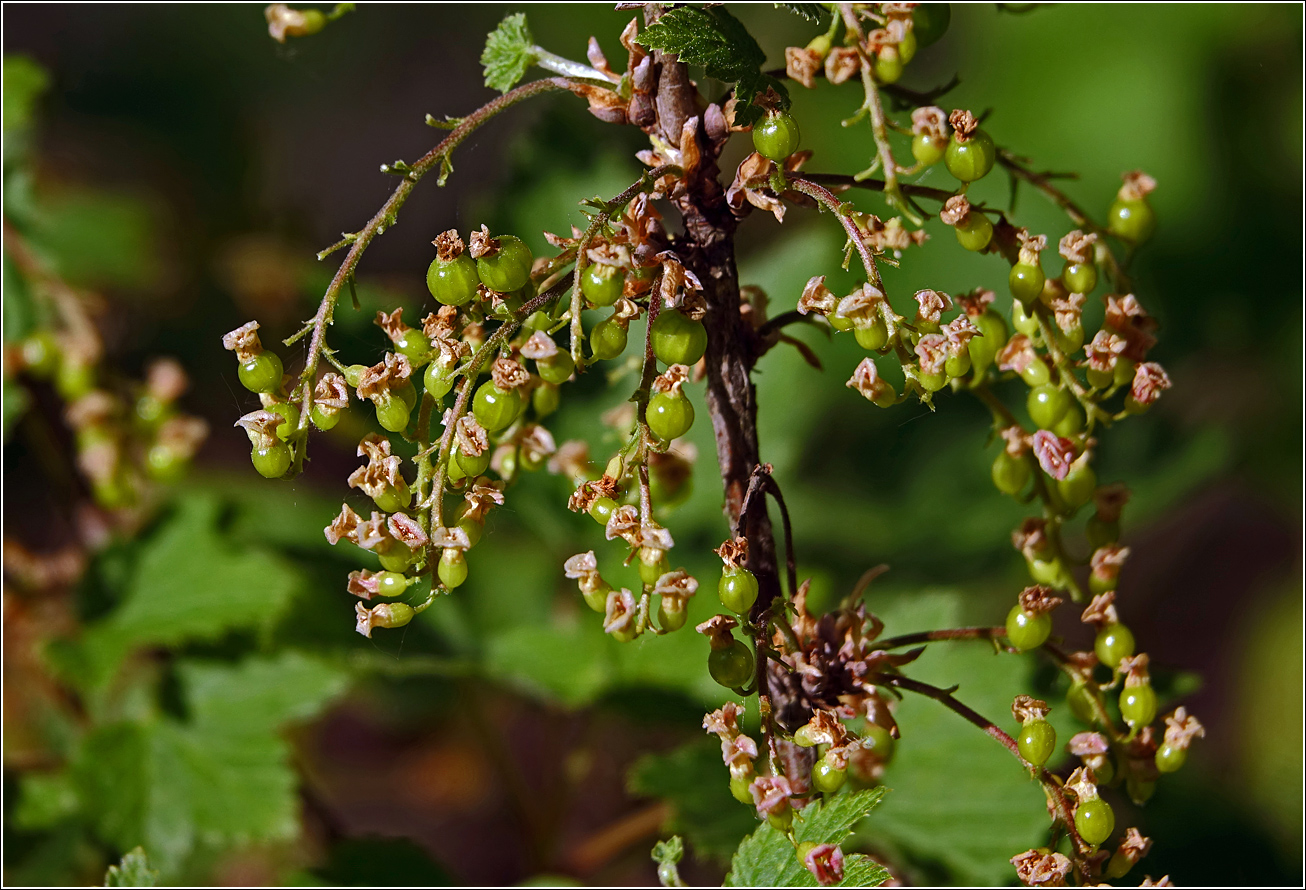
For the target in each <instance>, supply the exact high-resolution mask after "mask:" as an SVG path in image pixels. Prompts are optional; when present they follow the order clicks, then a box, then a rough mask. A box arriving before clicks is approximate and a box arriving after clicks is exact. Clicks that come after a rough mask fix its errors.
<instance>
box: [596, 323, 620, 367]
mask: <svg viewBox="0 0 1306 890" xmlns="http://www.w3.org/2000/svg"><path fill="white" fill-rule="evenodd" d="M626 337H627V333H626V329H625V328H624V327H622V326H621V325H620V324H618V323H617V321H616V319H615V318H605V319H603V321H600V322H599V323H598V324H596V325H594V328H593V330H591V331H590V349H591V350H593V355H594V358H596V359H598V360H600V361H605V360H607V359H613V358H616V357H617V356H619V355H621V354H622V353H623V352H625V351H626Z"/></svg>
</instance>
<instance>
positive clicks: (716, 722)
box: [703, 701, 742, 741]
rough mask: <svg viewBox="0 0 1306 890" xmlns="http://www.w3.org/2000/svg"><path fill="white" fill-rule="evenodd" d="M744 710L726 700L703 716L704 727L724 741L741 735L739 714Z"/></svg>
mask: <svg viewBox="0 0 1306 890" xmlns="http://www.w3.org/2000/svg"><path fill="white" fill-rule="evenodd" d="M741 713H742V711H741V710H740V708H739V705H737V704H735V703H734V702H732V701H731V702H726V703H725V704H724V705H722V706H721V707H720V708H717V709H716V710H715V711H713V712H712V713H710V714H705V715H704V716H703V729H705V730H707V731H708V732H709V733H711V734H712V735H715V736H720V737H721V739H722V740H723V741H725V740H726V739H733V738H734V737H735V736H737V735H739V715H740V714H741Z"/></svg>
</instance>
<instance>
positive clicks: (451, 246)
mask: <svg viewBox="0 0 1306 890" xmlns="http://www.w3.org/2000/svg"><path fill="white" fill-rule="evenodd" d="M431 243H432V244H434V245H435V255H436V256H437V257H439V259H440V261H441V262H443V263H448V262H451V261H453V260H456V259H458V257H460V256H462V255H463V251H464V250H466V249H467V247H466V245H465V244H463V239H462V238H461V237H460V236H459V234H458V230H457V229H449V230H448V231H446V232H441V233H440V234H439V235H437V236H436V237H435V240H434V241H432V242H431Z"/></svg>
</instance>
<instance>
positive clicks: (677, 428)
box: [647, 392, 694, 442]
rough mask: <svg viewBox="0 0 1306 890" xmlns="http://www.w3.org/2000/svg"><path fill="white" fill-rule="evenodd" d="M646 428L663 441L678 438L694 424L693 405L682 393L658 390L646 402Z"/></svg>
mask: <svg viewBox="0 0 1306 890" xmlns="http://www.w3.org/2000/svg"><path fill="white" fill-rule="evenodd" d="M647 418H648V428H649V429H650V430H652V431H653V435H655V436H657V437H658V438H659V439H661V440H662V441H663V442H670V441H671V440H672V439H678V438H680V437H681V436H683V435H684V434H685V433H687V432H689V428H690V427H691V426H693V425H694V406H693V405H691V404H690V402H689V399H687V398H685V394H684V393H669V392H660V393H657V394H656V395H654V396H653V398H651V399H649V402H648V413H647Z"/></svg>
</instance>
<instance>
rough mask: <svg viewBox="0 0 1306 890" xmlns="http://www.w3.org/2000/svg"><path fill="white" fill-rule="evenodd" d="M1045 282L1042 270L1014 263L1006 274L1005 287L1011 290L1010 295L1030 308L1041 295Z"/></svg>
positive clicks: (1028, 264) (1033, 266)
mask: <svg viewBox="0 0 1306 890" xmlns="http://www.w3.org/2000/svg"><path fill="white" fill-rule="evenodd" d="M1046 281H1047V279H1046V278H1045V277H1044V275H1043V269H1042V268H1041V267H1039V266H1038V265H1034V264H1031V263H1016V265H1014V266H1012V267H1011V272H1009V273H1008V274H1007V287H1008V288H1010V289H1011V295H1012V296H1013V297H1015V298H1016V299H1017V300H1019V301H1020V302H1021V303H1023V304H1024V305H1026V306H1032V305H1033V304H1034V301H1035V300H1037V299H1038V295H1039V294H1041V293H1043V285H1044V284H1045V283H1046Z"/></svg>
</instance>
